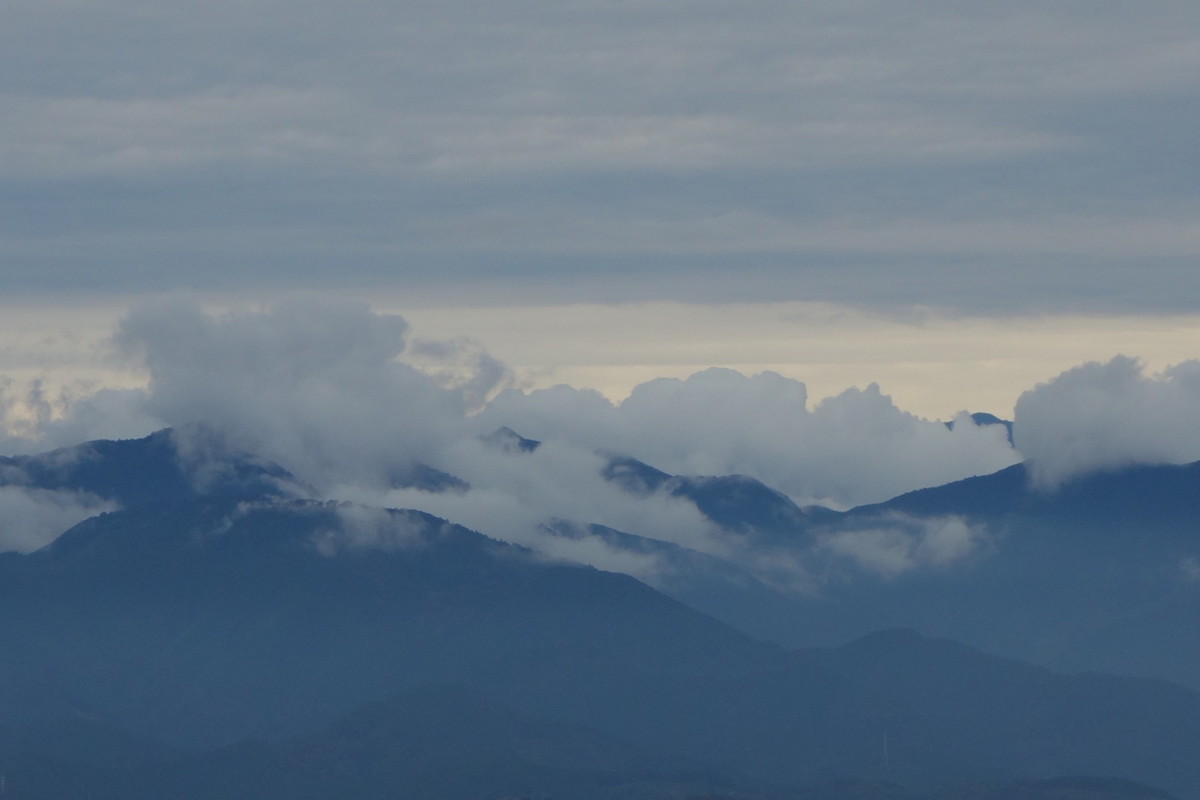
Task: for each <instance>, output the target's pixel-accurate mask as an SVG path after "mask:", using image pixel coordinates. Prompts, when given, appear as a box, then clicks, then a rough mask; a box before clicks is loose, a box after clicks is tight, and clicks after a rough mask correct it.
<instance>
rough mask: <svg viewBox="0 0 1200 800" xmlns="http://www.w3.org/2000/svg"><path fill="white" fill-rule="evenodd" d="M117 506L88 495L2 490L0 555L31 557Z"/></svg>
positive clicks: (0, 496) (31, 490) (21, 489)
mask: <svg viewBox="0 0 1200 800" xmlns="http://www.w3.org/2000/svg"><path fill="white" fill-rule="evenodd" d="M114 508H116V506H114V505H113V504H112V503H107V502H105V501H103V500H101V499H99V498H97V497H93V496H91V495H89V494H86V493H80V492H67V491H50V490H46V489H34V488H29V487H24V486H3V487H0V552H9V551H14V550H15V551H17V552H19V553H29V552H32V551H34V550H37V549H38V548H40V547H43V546H45V545H47V544H49V543H50V542H52V541H54V540H55V539H56V538H58V535H59V534H61V533H63V532H64V531H66V530H67V529H68V528H70V527H72V526H73V525H76V524H78V523H80V522H82V521H83V520H85V519H87V518H88V517H91V516H95V515H96V514H100V513H102V512H104V511H112V510H113V509H114Z"/></svg>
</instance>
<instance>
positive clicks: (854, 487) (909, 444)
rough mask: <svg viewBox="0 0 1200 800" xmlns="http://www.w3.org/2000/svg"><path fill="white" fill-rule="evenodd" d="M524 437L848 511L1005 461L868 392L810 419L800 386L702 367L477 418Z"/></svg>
mask: <svg viewBox="0 0 1200 800" xmlns="http://www.w3.org/2000/svg"><path fill="white" fill-rule="evenodd" d="M480 418H481V419H482V420H485V421H486V422H487V424H489V425H495V426H499V425H501V424H507V425H509V426H511V427H512V428H514V429H515V430H518V431H520V432H522V434H523V435H526V436H533V437H535V438H559V439H562V440H564V441H570V442H574V443H577V444H580V445H590V446H602V447H607V448H609V449H612V450H618V451H621V452H623V453H627V454H629V455H632V456H634V457H635V458H639V459H641V460H643V461H646V462H647V463H650V464H652V465H653V466H656V467H658V468H660V469H663V470H666V471H668V472H673V473H677V474H699V475H724V474H734V473H736V474H744V475H749V476H752V477H755V478H758V479H759V480H761V481H763V482H764V483H766V484H768V485H770V486H772V487H774V488H777V489H780V490H781V491H784V492H786V493H787V494H788V495H790V496H791V497H792V498H793V499H795V500H796V501H797V502H800V503H825V504H829V505H834V506H841V507H846V506H852V505H858V504H862V503H869V502H876V501H882V500H886V499H888V498H890V497H893V496H895V495H897V494H901V493H903V492H905V491H909V490H911V489H916V488H919V487H923V486H933V485H937V484H941V483H945V482H947V481H951V480H957V479H959V478H963V477H967V476H969V475H977V474H986V473H989V472H994V471H995V470H998V469H1002V468H1004V467H1006V466H1009V465H1011V464H1013V463H1016V461H1017V460H1018V459H1017V455H1016V454H1015V453H1014V452H1013V450H1012V448H1010V447H1009V445H1008V443H1007V441H1006V439H1005V436H1004V431H1003V430H1002V429H1001V428H1000V427H999V426H990V427H989V426H984V427H980V426H977V425H975V424H974V423H973V422H971V421H970V419H969V418H968V417H966V416H962V417H960V418H959V419H958V420H956V424H955V426H954V428H953V430H950V429H947V427H946V426H945V425H943V424H941V423H939V422H933V421H929V420H924V419H921V418H918V417H916V416H913V415H912V414H908V413H906V412H904V411H902V410H901V409H899V408H897V407H896V406H895V404H894V403H892V401H891V398H889V397H888V396H887V395H885V394H883V393H882V391H881V390H880V389H879V387H878V386H876V385H874V384H871V385H870V386H868V387H866V388H865V389H847V390H846V391H844V392H843V393H841V394H840V395H837V396H836V397H831V398H828V399H826V400H824V401H822V402H820V403H818V404H817V405H816V406H815V407H814V408H812V409H809V408H808V405H807V391H806V388H805V385H804V384H803V383H802V382H800V381H796V380H792V379H790V378H784V377H782V376H780V375H777V374H775V373H772V372H764V373H760V374H758V375H754V376H752V377H747V376H745V375H742V374H740V373H738V372H735V371H733V370H728V369H709V370H705V371H703V372H699V373H697V374H695V375H693V376H691V377H690V378H688V379H686V380H677V379H668V378H661V379H657V380H653V381H649V382H647V383H644V384H641V385H640V386H638V387H637V388H636V389H634V391H633V393H632V394H631V395H630V396H629V397H628V398H627V399H626V400H625V401H624V402H622V403H620V404H617V405H614V404H612V403H609V402H608V401H607V400H605V399H604V398H603V397H601V396H599V395H597V394H596V393H594V392H589V391H586V390H582V391H581V390H574V389H570V388H568V387H562V386H560V387H556V388H553V389H548V390H542V391H536V392H532V393H530V394H523V393H520V392H516V391H508V392H505V393H502V394H501V395H500V396H499V397H497V398H496V400H495V401H494V402H493V403H491V404H490V405H489V406H488V407H487V409H485V410H484V412H483V413H482V414H481V415H480Z"/></svg>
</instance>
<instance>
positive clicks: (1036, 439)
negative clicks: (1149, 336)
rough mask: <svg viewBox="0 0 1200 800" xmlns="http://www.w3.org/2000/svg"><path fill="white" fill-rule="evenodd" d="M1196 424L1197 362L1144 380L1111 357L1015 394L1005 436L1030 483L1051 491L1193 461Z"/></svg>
mask: <svg viewBox="0 0 1200 800" xmlns="http://www.w3.org/2000/svg"><path fill="white" fill-rule="evenodd" d="M1198 416H1200V361H1185V362H1183V363H1181V364H1177V365H1175V366H1173V367H1170V368H1168V369H1166V370H1164V371H1163V372H1161V373H1159V374H1156V375H1147V374H1146V371H1145V369H1144V367H1143V365H1142V364H1141V362H1139V361H1137V360H1136V359H1133V358H1129V357H1127V356H1118V357H1116V358H1114V359H1112V360H1111V361H1109V362H1107V363H1103V364H1102V363H1099V362H1090V363H1087V364H1083V365H1081V366H1078V367H1075V368H1073V369H1069V370H1067V371H1066V372H1064V373H1062V374H1061V375H1059V376H1058V377H1056V378H1054V379H1053V380H1051V381H1049V382H1047V383H1043V384H1039V385H1038V386H1036V387H1035V388H1033V389H1030V390H1029V391H1027V392H1025V393H1024V394H1022V395H1021V397H1020V399H1019V400H1017V407H1016V417H1015V419H1014V430H1013V432H1014V437H1015V439H1016V446H1017V448H1018V449H1019V450H1020V452H1021V453H1023V454H1024V455H1025V457H1026V458H1027V459H1028V460H1029V463H1030V469H1031V474H1032V477H1033V479H1034V481H1035V482H1037V483H1038V484H1040V485H1042V486H1046V487H1052V486H1055V485H1057V484H1059V483H1061V482H1062V481H1064V480H1068V479H1069V478H1071V477H1074V476H1077V475H1082V474H1086V473H1088V472H1093V471H1097V470H1106V469H1116V468H1119V467H1124V466H1129V465H1133V464H1183V463H1187V462H1190V461H1196V460H1200V430H1198V429H1197V428H1196V425H1195V420H1196V419H1197V417H1198Z"/></svg>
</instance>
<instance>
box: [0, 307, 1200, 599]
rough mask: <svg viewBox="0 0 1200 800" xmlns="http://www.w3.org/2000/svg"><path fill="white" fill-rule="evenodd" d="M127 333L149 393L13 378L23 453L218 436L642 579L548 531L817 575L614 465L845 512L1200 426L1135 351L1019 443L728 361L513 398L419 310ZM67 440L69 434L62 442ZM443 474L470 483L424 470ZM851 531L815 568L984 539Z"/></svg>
mask: <svg viewBox="0 0 1200 800" xmlns="http://www.w3.org/2000/svg"><path fill="white" fill-rule="evenodd" d="M115 342H116V344H117V346H118V347H119V349H120V350H121V352H122V353H123V354H124V356H125V357H126V358H127V359H130V360H132V361H133V362H135V363H137V364H139V365H141V366H142V367H143V368H144V370H145V371H146V373H147V374H148V376H149V382H148V385H147V387H146V388H145V389H141V390H122V391H114V390H100V391H96V392H93V393H90V394H86V393H81V394H75V395H71V396H60V397H57V398H47V397H45V396H44V393H39V392H38V390H37V387H36V386H35V387H34V391H31V392H29V393H27V394H26V395H24V396H22V395H20V393H16V392H14V391H13V390H12V387H6V393H5V394H4V398H6V400H5V405H3V406H0V411H3V413H4V414H5V419H6V421H8V422H10V423H11V422H13V421H14V420H15V421H16V422H17V423H19V424H18V425H17V426H16V427H17V430H16V431H15V432H13V433H12V434H11V436H10V438H9V440H8V441H7V443H8V444H13V443H20V444H23V445H33V444H37V443H38V442H39V441H40V442H41V443H43V444H48V443H54V444H69V443H77V442H78V441H80V440H82V439H85V438H89V435H94V434H95V432H97V431H101V432H106V431H112V430H120V431H122V432H127V433H125V435H136V434H144V433H148V432H149V431H150V430H153V429H155V428H158V427H162V426H167V425H170V426H173V427H175V428H176V430H177V431H178V432H180V433H179V435H180V436H182V437H183V441H182V443H183V445H184V449H185V451H186V449H187V445H188V441H187V437H188V436H190V435H193V434H192V433H190V432H195V431H204V432H205V436H215V439H216V441H217V442H218V443H219V445H220V446H222V447H225V448H228V449H230V450H235V451H240V452H246V453H251V454H254V455H257V456H261V457H264V458H267V459H271V460H273V461H276V462H278V463H279V464H281V465H282V466H284V467H285V468H287V469H289V470H291V471H292V472H293V473H294V474H295V475H296V476H297V477H298V478H299V480H300V481H301V482H302V483H303V484H304V486H306V487H308V489H307V490H306V491H311V493H312V494H313V495H314V496H315V497H317V498H321V499H334V500H340V501H350V502H353V503H357V504H359V505H360V506H372V507H396V508H413V509H418V510H422V511H427V512H429V513H432V514H435V515H437V516H440V517H443V518H446V519H449V520H450V521H452V522H456V523H460V524H463V525H465V526H467V527H470V528H473V529H476V530H479V531H482V532H484V533H486V534H489V535H492V536H495V537H497V538H500V539H504V540H506V541H510V542H515V543H519V544H523V545H526V546H529V547H533V548H535V549H538V550H539V551H541V552H542V553H543V554H546V555H548V556H550V557H553V558H563V559H567V560H575V561H581V562H583V563H589V564H593V565H595V566H597V567H601V568H605V569H615V570H620V571H624V572H630V573H631V574H636V575H638V576H640V577H643V578H647V579H654V577H656V576H661V570H662V569H663V564H662V563H661V559H660V558H659V557H658V556H657V555H654V554H649V553H640V554H631V553H629V552H627V551H624V550H622V549H621V548H620V547H617V546H613V545H612V543H610V542H605V541H601V540H599V539H596V538H589V537H587V536H581V537H576V538H571V537H563V536H559V535H555V534H554V533H553V532H552V530H551V527H550V526H553V525H554V524H555V523H556V522H558V521H564V520H565V521H570V522H574V523H581V524H590V523H594V524H599V525H603V526H606V527H608V528H612V529H615V530H618V531H627V532H630V533H634V534H637V535H640V536H644V537H648V538H651V539H657V540H660V541H663V542H669V543H672V544H676V545H681V546H683V547H687V548H690V549H692V550H696V551H699V552H701V553H704V554H707V555H713V556H717V557H719V558H722V559H725V560H728V561H731V562H733V563H736V564H740V565H742V566H743V567H745V568H747V569H750V570H752V571H754V572H755V573H756V574H759V575H767V574H770V575H772V576H773V577H772V579H773V580H776V582H779V581H780V580H782V581H783V582H785V583H786V582H787V581H789V580H792V579H793V578H795V579H796V582H797V583H803V580H802V578H803V575H802V573H803V570H804V565H803V564H802V563H800V562H796V563H795V564H794V565H792V566H788V565H787V564H785V563H784V562H785V561H786V559H784V558H782V555H780V554H776V555H780V558H775V557H774V556H771V557H770V558H767V559H766V560H765V561H764V558H765V557H766V556H765V555H764V553H765V551H763V550H762V549H761V546H760V545H761V543H760V545H755V546H750V545H747V543H746V541H745V539H744V537H743V538H739V537H738V536H737V535H735V534H732V533H731V532H730V531H726V530H723V529H721V528H720V527H719V526H718V525H716V524H714V523H713V522H712V521H710V520H708V519H707V518H706V517H705V516H703V514H702V513H700V512H699V511H698V509H697V508H696V506H695V505H693V504H692V503H691V502H689V501H687V500H685V499H683V498H681V497H675V496H672V495H670V493H669V492H650V493H646V494H642V495H637V494H633V493H630V492H626V491H623V490H622V489H621V488H620V487H619V486H618V485H616V484H615V483H612V482H609V481H607V480H605V479H604V477H603V475H602V470H603V467H604V465H605V463H606V460H605V459H606V458H608V455H607V454H620V455H624V456H631V457H633V458H636V459H639V460H641V461H643V462H645V463H646V464H649V465H650V466H652V467H655V468H658V469H661V470H664V471H666V472H668V473H672V474H681V475H730V474H741V475H747V476H750V477H752V478H756V479H758V480H760V481H762V482H763V483H765V484H766V485H767V486H770V487H772V488H775V489H778V490H780V491H782V492H784V493H786V494H787V495H789V496H790V497H791V498H792V499H794V500H795V501H797V502H799V503H801V504H807V503H821V504H826V505H830V506H833V507H850V506H854V505H860V504H864V503H870V502H875V501H882V500H886V499H888V498H890V497H893V496H895V495H898V494H901V493H903V492H905V491H909V490H912V489H916V488H921V487H925V486H933V485H939V484H943V483H947V482H949V481H953V480H957V479H961V478H964V477H967V476H970V475H977V474H986V473H990V472H993V471H996V470H998V469H1001V468H1003V467H1006V466H1008V465H1010V464H1013V463H1016V462H1017V461H1018V460H1020V459H1021V458H1022V455H1024V456H1025V457H1027V458H1028V459H1029V463H1030V468H1031V471H1032V474H1033V476H1034V479H1035V481H1037V482H1038V483H1039V485H1044V486H1045V485H1053V484H1054V483H1056V482H1059V481H1062V480H1065V479H1067V478H1069V477H1071V476H1073V475H1078V474H1081V473H1085V472H1088V471H1091V470H1096V469H1106V468H1112V467H1117V466H1122V465H1126V464H1133V463H1158V462H1169V463H1180V462H1185V461H1189V460H1193V459H1197V458H1200V435H1197V434H1195V433H1194V431H1193V428H1194V426H1191V425H1190V424H1189V422H1190V421H1191V420H1194V419H1195V418H1196V417H1197V414H1198V413H1200V362H1187V363H1184V364H1180V365H1178V366H1176V367H1173V368H1171V369H1169V370H1167V371H1166V372H1164V373H1162V374H1160V375H1153V376H1148V375H1146V374H1144V370H1143V368H1142V367H1141V365H1140V364H1139V363H1138V362H1136V361H1135V360H1133V359H1129V358H1124V357H1121V358H1117V359H1114V360H1113V361H1111V362H1109V363H1107V364H1095V363H1093V364H1085V365H1083V366H1080V367H1077V368H1075V369H1072V370H1069V371H1067V372H1065V373H1063V374H1062V375H1060V376H1059V377H1058V378H1056V379H1054V380H1053V381H1050V382H1048V383H1046V384H1043V385H1040V386H1038V387H1036V388H1034V389H1032V390H1030V391H1028V392H1026V393H1025V394H1024V395H1023V396H1022V397H1021V400H1020V402H1019V404H1018V407H1017V417H1016V423H1015V425H1016V429H1015V430H1016V440H1017V446H1018V448H1019V451H1020V452H1018V451H1017V450H1014V449H1013V448H1012V447H1011V446H1010V445H1009V444H1008V442H1007V440H1006V437H1005V431H1004V429H1003V427H1001V426H978V425H976V424H974V423H973V422H972V421H971V419H970V418H969V417H968V416H966V415H960V416H958V417H957V418H956V419H955V425H954V426H953V428H950V427H948V426H946V425H945V424H944V423H943V422H940V421H931V420H926V419H922V418H919V417H916V416H914V415H912V414H909V413H907V412H905V411H903V410H902V409H900V408H898V407H897V406H896V405H895V404H894V403H893V402H892V400H891V399H890V398H889V397H888V396H887V395H886V394H884V392H883V391H882V390H881V389H880V388H879V387H878V386H876V385H874V384H871V385H868V386H867V387H865V388H851V389H847V390H845V391H844V392H842V393H841V394H839V395H836V396H834V397H830V398H827V399H825V400H823V401H821V402H819V403H816V404H815V405H811V406H810V404H809V402H808V392H807V388H806V387H805V385H804V383H802V382H800V381H796V380H792V379H788V378H784V377H781V376H779V375H777V374H775V373H771V372H763V373H760V374H756V375H751V376H747V375H743V374H741V373H738V372H735V371H732V370H728V369H709V370H705V371H702V372H699V373H696V374H694V375H692V376H691V377H689V378H687V379H686V380H678V379H657V380H652V381H649V382H646V383H643V384H641V385H639V386H638V387H637V388H636V389H635V390H634V391H633V393H632V394H631V395H630V396H629V397H628V398H627V399H626V400H624V401H623V402H620V403H612V402H610V401H609V400H607V399H605V398H604V397H602V396H601V395H599V394H597V393H595V392H592V391H588V390H579V389H573V388H570V387H567V386H557V387H554V388H551V389H546V390H540V391H534V392H523V391H518V390H516V389H512V388H507V389H505V388H504V387H505V386H506V385H507V383H508V372H507V370H506V368H505V367H504V365H503V364H501V363H499V362H498V361H496V360H495V359H494V358H492V357H491V356H490V355H488V354H487V352H486V351H484V350H483V349H482V348H480V347H479V346H478V345H477V344H473V343H471V342H469V341H466V340H450V341H421V340H414V339H413V338H412V337H411V334H410V330H409V326H408V325H407V323H406V322H405V320H404V319H403V318H401V317H400V316H397V315H394V314H381V313H376V312H374V311H372V310H371V309H370V308H369V307H368V306H366V305H365V304H347V303H338V302H325V301H318V300H304V301H293V302H290V303H284V304H280V305H277V306H274V307H272V308H269V309H267V310H262V311H256V312H241V313H233V314H226V315H223V316H222V315H213V314H209V313H206V312H205V311H203V310H202V309H201V308H199V307H198V306H197V305H195V304H192V303H188V302H184V301H179V300H174V301H167V302H160V303H154V304H150V305H146V306H143V307H141V308H139V309H137V310H135V311H133V312H132V313H130V314H129V315H128V316H126V317H125V318H124V320H123V321H122V322H121V323H120V326H119V329H118V331H117V333H116V336H115ZM14 415H15V416H14ZM502 426H508V427H511V428H512V429H513V430H515V431H517V432H519V433H520V434H521V435H523V436H526V437H531V438H535V439H538V440H541V441H542V444H541V446H539V447H538V448H537V449H535V450H533V451H527V450H523V449H521V448H514V447H509V448H504V447H501V446H499V445H497V443H496V442H495V441H488V439H487V436H488V434H490V433H492V432H494V431H495V430H497V429H498V428H500V427H502ZM138 428H140V430H138ZM67 436H73V437H75V439H74V440H73V441H71V442H65V441H61V440H62V438H64V437H67ZM201 445H202V446H203V447H210V446H212V443H211V442H210V441H208V440H205V441H204V442H198V443H197V447H200V446H201ZM422 470H427V471H426V472H422ZM439 470H440V471H442V472H444V473H448V474H449V475H452V476H454V477H455V478H456V479H458V480H459V482H458V483H455V482H454V481H449V480H443V481H441V482H440V485H436V484H438V483H439V482H438V481H433V482H431V481H430V480H428V476H429V475H431V474H432V475H435V476H436V475H437V474H438V473H437V472H436V471H439ZM423 476H424V477H423ZM14 492H15V493H14ZM85 501H86V498H85V499H82V500H81V499H79V498H63V497H59V496H56V495H55V496H51V495H31V494H29V493H24V494H22V493H20V492H16V490H13V491H10V492H7V493H6V494H4V496H3V497H0V502H2V503H3V504H4V505H5V506H11V507H12V509H13V512H12V514H11V515H10V516H11V518H12V519H15V520H25V521H24V522H22V523H21V525H20V526H18V527H17V528H12V529H11V530H6V532H5V533H4V534H3V535H4V537H5V546H6V547H9V548H15V549H29V548H33V547H36V546H38V545H39V544H40V543H44V542H45V541H48V540H49V538H53V536H54V535H57V533H58V532H61V530H62V529H64V528H65V527H66V526H68V525H70V524H73V522H75V521H78V519H81V518H83V516H86V515H88V514H90V513H95V507H94V504H89V503H88V502H85ZM355 507H356V508H357V507H359V506H355ZM369 527H370V526H369V525H368V526H359V527H358V528H355V530H358V531H360V534H361V530H366V529H368V528H369ZM360 529H361V530H360ZM835 533H836V535H832V536H826V537H825V538H823V539H822V540H821V541H819V542H817V543H816V544H815V547H816V548H817V551H819V554H820V555H822V556H823V557H828V556H833V557H836V558H841V559H849V560H850V561H853V562H854V563H857V564H858V565H859V566H860V567H863V568H864V569H865V570H866V571H867V572H870V573H874V574H876V575H879V576H883V577H889V576H893V575H898V574H901V573H903V572H905V571H908V570H910V569H915V568H918V567H941V566H947V565H953V564H956V563H958V562H959V561H962V560H963V559H965V558H967V557H968V556H969V555H971V554H972V553H974V552H976V551H977V550H978V549H979V547H980V546H981V545H982V544H984V543H985V541H984V538H983V537H981V535H980V534H979V532H978V531H976V530H974V529H973V528H971V527H970V526H969V525H968V524H967V523H965V522H963V521H962V520H954V519H950V520H933V521H929V520H925V521H914V520H907V519H903V520H898V519H893V520H883V521H881V522H880V523H879V524H878V525H875V526H873V527H871V529H869V530H866V529H864V530H853V531H839V532H835ZM364 538H365V539H370V537H369V536H367V537H364V536H362V535H358V539H364ZM358 539H356V543H358V544H361V543H362V542H359V541H358ZM384 544H386V542H385V543H384ZM755 547H758V549H757V550H755ZM817 551H814V552H817ZM781 559H782V560H781ZM768 562H769V563H768ZM780 575H782V576H783V577H779V576H780Z"/></svg>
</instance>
